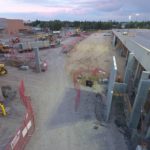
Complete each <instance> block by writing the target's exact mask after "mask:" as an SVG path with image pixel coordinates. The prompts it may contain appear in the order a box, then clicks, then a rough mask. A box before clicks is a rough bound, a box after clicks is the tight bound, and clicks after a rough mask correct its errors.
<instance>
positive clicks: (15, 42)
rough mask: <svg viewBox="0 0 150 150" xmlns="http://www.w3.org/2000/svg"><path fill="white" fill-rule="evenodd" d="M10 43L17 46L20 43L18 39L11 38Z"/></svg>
mask: <svg viewBox="0 0 150 150" xmlns="http://www.w3.org/2000/svg"><path fill="white" fill-rule="evenodd" d="M11 42H12V43H13V44H17V43H20V39H19V37H16V38H12V40H11Z"/></svg>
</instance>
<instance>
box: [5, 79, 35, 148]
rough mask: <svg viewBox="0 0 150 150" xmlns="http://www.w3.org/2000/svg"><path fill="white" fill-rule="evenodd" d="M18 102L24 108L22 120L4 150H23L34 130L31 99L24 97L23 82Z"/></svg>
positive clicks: (22, 82)
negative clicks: (19, 101) (20, 102)
mask: <svg viewBox="0 0 150 150" xmlns="http://www.w3.org/2000/svg"><path fill="white" fill-rule="evenodd" d="M19 94H20V100H21V101H22V103H23V105H24V106H25V108H26V113H25V116H24V120H23V122H22V124H21V126H20V128H19V129H18V130H17V132H16V134H15V136H14V137H13V138H12V139H11V141H10V142H9V144H8V145H7V147H6V150H23V149H24V148H25V146H26V144H27V143H28V141H29V139H30V138H31V136H32V135H33V133H34V130H35V121H34V113H33V109H32V104H31V99H30V97H29V96H26V95H25V87H24V81H23V80H22V81H21V82H20V86H19Z"/></svg>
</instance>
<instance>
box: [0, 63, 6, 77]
mask: <svg viewBox="0 0 150 150" xmlns="http://www.w3.org/2000/svg"><path fill="white" fill-rule="evenodd" d="M5 74H7V70H6V68H5V65H4V64H1V63H0V76H2V75H5Z"/></svg>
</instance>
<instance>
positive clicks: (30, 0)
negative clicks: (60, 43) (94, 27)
mask: <svg viewBox="0 0 150 150" xmlns="http://www.w3.org/2000/svg"><path fill="white" fill-rule="evenodd" d="M0 6H1V9H0V14H1V16H2V15H4V13H5V14H6V13H7V14H9V15H8V16H13V14H15V15H14V17H16V18H17V16H18V17H20V16H21V15H20V14H22V15H23V14H32V15H30V16H28V17H29V19H32V18H35V16H36V15H37V18H38V19H41V18H42V19H43V18H45V19H46V18H50V17H52V18H54V17H56V18H58V19H62V18H69V19H70V18H71V19H73V18H74V19H77V18H78V19H79V20H84V19H85V18H87V20H88V18H89V20H91V19H92V18H93V20H100V19H101V20H103V19H108V20H110V19H115V18H117V20H118V19H120V20H123V19H126V20H128V16H129V15H131V16H134V15H135V14H137V13H139V14H140V16H138V18H140V17H141V18H142V17H143V16H144V15H147V16H149V14H150V9H149V6H150V0H144V2H143V1H141V0H126V1H123V0H0ZM11 13H12V15H10V14H11ZM17 14H18V15H17ZM33 14H34V15H33ZM48 16H49V17H48ZM71 16H72V17H71ZM132 18H134V17H132Z"/></svg>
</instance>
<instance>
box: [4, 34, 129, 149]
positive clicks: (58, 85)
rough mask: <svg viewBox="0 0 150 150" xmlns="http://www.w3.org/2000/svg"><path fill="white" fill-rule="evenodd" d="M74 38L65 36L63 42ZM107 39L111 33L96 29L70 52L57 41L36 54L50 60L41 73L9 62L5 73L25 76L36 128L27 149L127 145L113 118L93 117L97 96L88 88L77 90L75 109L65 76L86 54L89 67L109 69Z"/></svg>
mask: <svg viewBox="0 0 150 150" xmlns="http://www.w3.org/2000/svg"><path fill="white" fill-rule="evenodd" d="M74 39H75V37H72V38H68V39H66V40H65V41H64V44H67V43H70V42H72V41H73V40H74ZM109 40H110V37H104V36H103V34H101V33H99V32H98V33H94V34H92V35H91V36H90V37H88V38H87V39H85V40H83V41H82V42H81V43H79V44H78V45H77V46H76V49H79V48H81V49H80V51H79V50H74V51H73V52H71V53H70V54H69V55H65V54H63V53H62V49H61V47H60V48H55V49H48V50H42V51H40V55H41V56H42V57H47V60H48V71H47V72H44V73H43V72H42V73H39V74H37V73H34V72H32V71H31V70H28V71H19V70H18V69H16V68H12V67H8V71H9V74H8V75H7V76H6V78H7V79H8V81H9V82H13V83H14V84H18V83H19V81H20V80H21V79H23V80H24V81H25V87H26V91H27V95H30V97H31V100H32V103H33V109H34V112H35V121H36V130H35V133H34V135H33V136H32V138H31V140H30V141H29V144H28V145H27V147H26V150H50V149H52V150H54V149H55V150H60V149H61V150H91V149H93V150H99V149H101V150H118V149H120V147H121V149H122V150H127V147H126V144H125V141H124V137H123V135H122V134H121V133H120V132H119V131H118V129H117V127H116V126H115V124H114V123H110V124H106V125H102V124H100V123H99V122H98V121H97V118H96V114H95V106H96V101H97V100H98V97H96V95H95V93H93V92H92V90H91V89H89V88H88V89H86V88H85V89H82V90H81V97H80V106H79V108H78V111H77V112H76V111H75V96H76V90H75V89H74V85H73V82H72V79H71V78H70V76H69V74H70V72H71V71H72V70H74V69H75V68H78V67H79V66H80V65H82V66H83V67H84V65H83V64H84V62H86V59H88V60H90V61H87V62H88V63H87V65H91V64H92V65H91V66H90V67H95V66H97V67H101V68H103V69H108V71H109V69H110V66H111V63H110V62H111V60H112V55H113V54H115V52H114V51H112V52H111V50H112V48H111V45H110V41H109ZM89 42H90V43H89ZM104 42H105V43H104ZM107 42H108V43H107ZM88 45H90V47H89V46H88ZM107 45H109V46H107ZM86 46H87V48H86ZM88 47H89V48H88ZM109 48H110V49H109ZM87 50H88V52H87ZM101 50H102V53H101ZM108 50H109V52H108ZM94 52H97V53H96V54H94ZM86 53H87V54H88V55H86ZM108 53H109V56H107V54H108ZM89 55H90V56H92V57H91V58H90V57H89ZM116 55H117V54H116ZM104 56H106V58H104ZM93 57H94V59H93ZM79 60H80V62H81V63H79V62H78V61H79ZM104 60H105V63H103V62H104ZM108 62H109V63H108ZM101 63H102V64H101ZM95 126H96V127H95Z"/></svg>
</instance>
